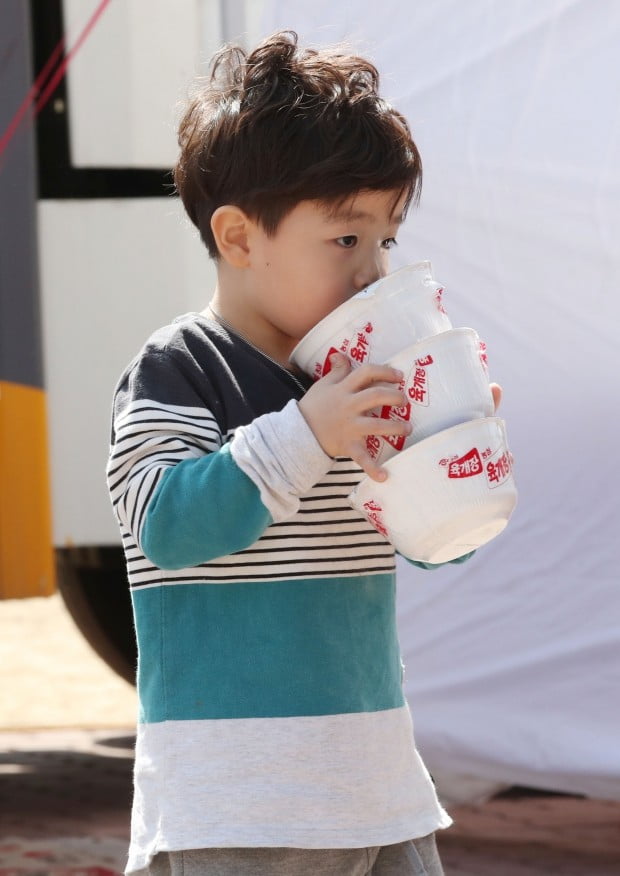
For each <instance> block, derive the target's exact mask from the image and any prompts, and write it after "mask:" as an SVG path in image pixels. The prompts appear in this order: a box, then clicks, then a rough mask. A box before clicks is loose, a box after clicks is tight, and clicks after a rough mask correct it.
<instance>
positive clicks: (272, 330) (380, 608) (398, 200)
mask: <svg viewBox="0 0 620 876" xmlns="http://www.w3.org/2000/svg"><path fill="white" fill-rule="evenodd" d="M377 85H378V76H377V72H376V70H375V68H374V67H373V66H372V65H371V64H370V63H369V62H367V61H365V60H363V59H360V58H357V57H352V56H348V55H346V54H343V53H339V52H338V51H335V50H334V51H329V50H322V51H311V50H302V49H301V48H299V47H298V46H297V39H296V35H295V34H293V33H280V34H277V35H275V36H274V37H272V38H270V39H268V40H266V41H265V42H264V43H262V44H261V45H260V46H259V47H258V48H257V49H256V50H255V51H253V52H252V53H251V54H249V55H248V56H247V57H246V56H245V54H244V53H243V52H242V51H241V50H239V49H231V48H228V49H224V50H222V52H221V53H219V54H218V56H216V58H215V60H214V63H213V66H212V76H211V79H210V81H208V82H207V83H206V84H205V85H203V86H202V88H201V89H200V90H199V91H198V92H197V93H196V95H195V97H194V98H193V100H192V102H191V103H190V106H189V108H188V110H187V112H186V114H185V116H184V118H183V120H182V122H181V126H180V136H179V141H180V146H181V153H180V158H179V160H178V164H177V166H176V168H175V182H176V186H177V189H178V191H179V194H180V195H181V198H182V199H183V203H184V205H185V208H186V210H187V212H188V214H189V216H190V218H191V219H192V221H193V222H194V223H195V224H196V226H197V227H198V229H199V231H200V235H201V237H202V240H203V241H204V243H205V245H206V247H207V248H208V250H209V253H210V255H211V257H212V258H214V259H215V261H216V265H217V287H216V289H215V292H214V294H213V297H212V299H211V303H210V304H209V306H208V307H207V308H206V309H205V310H204V311H203V312H202V313H190V314H187V315H185V316H183V317H181V318H179V319H177V320H176V321H175V322H174V323H173V324H172V325H170V326H167V327H165V328H163V329H161V330H160V331H158V332H156V333H155V334H154V335H153V336H152V337H151V338H150V339H149V340H148V342H147V343H146V345H145V346H144V348H143V349H142V350H141V352H140V353H139V355H138V356H137V357H136V359H135V360H134V361H133V362H132V363H131V365H130V366H129V367H128V369H127V370H126V372H125V374H124V375H123V377H122V379H121V381H120V384H119V386H118V388H117V390H116V395H115V402H114V424H113V430H112V450H111V457H110V462H109V468H108V479H109V488H110V494H111V498H112V501H113V504H114V508H115V510H116V514H117V516H118V520H119V522H120V526H121V532H122V537H123V541H124V546H125V552H126V558H127V567H128V571H129V578H130V583H131V588H132V599H133V606H134V613H135V624H136V631H137V638H138V645H139V666H138V692H139V699H140V716H139V728H138V734H137V742H136V762H135V798H134V807H133V816H132V839H131V848H130V854H129V863H128V868H127V872H128V873H132V874H133V873H140V874H143V873H158V874H164V873H166V874H168V873H172V874H181V873H183V874H185V876H190V874H199V873H205V874H225V876H246V874H282V876H306V874H307V876H318V874H338V876H354V874H355V876H357V874H359V876H362V874H370V873H372V874H375V876H387V874H393V876H407V874H414V873H415V874H424V873H427V874H433V876H436V874H440V873H441V872H442V870H441V865H440V863H439V859H438V857H437V851H436V848H435V842H434V837H433V834H434V831H435V830H437V829H438V828H443V827H447V826H448V825H449V824H450V819H449V817H448V815H447V814H446V813H445V812H444V811H443V809H442V808H441V806H440V804H439V803H438V800H437V797H436V795H435V791H434V789H433V784H432V782H431V780H430V778H429V775H428V772H427V771H426V769H425V767H424V765H423V763H422V761H421V759H420V757H419V755H418V753H417V751H416V748H415V744H414V739H413V733H412V726H411V719H410V715H409V711H408V708H407V705H406V702H405V699H404V696H403V692H402V684H401V682H402V666H401V660H400V654H399V646H398V641H397V634H396V619H395V606H394V599H395V582H394V571H395V564H394V551H393V549H392V547H391V546H390V545H389V544H388V543H387V542H386V541H385V539H384V538H383V537H382V536H381V535H379V534H378V533H377V532H376V531H375V530H374V529H372V528H371V527H370V526H369V524H368V523H367V522H366V521H365V520H364V519H363V518H362V517H361V516H360V515H358V514H357V513H356V512H354V511H353V510H352V509H351V508H350V506H349V505H348V503H347V499H346V497H347V495H348V494H349V492H350V491H351V489H352V488H353V486H354V485H355V484H356V483H357V482H358V481H359V479H360V478H361V477H362V475H363V473H364V471H365V472H367V473H368V474H370V476H371V477H374V478H377V479H383V478H384V477H385V471H384V470H382V469H381V468H380V467H378V466H377V465H376V464H375V463H374V462H373V460H372V459H371V457H370V456H369V455H368V454H367V452H366V447H365V438H366V436H367V435H368V434H370V433H377V432H379V431H380V432H381V433H383V434H393V435H402V434H405V433H406V432H407V429H408V426H407V425H406V424H404V423H401V422H398V421H396V420H377V419H376V418H372V417H370V416H369V415H368V414H367V411H369V410H370V409H372V408H374V407H376V406H377V405H400V404H403V403H404V398H403V396H402V394H401V392H400V390H399V389H398V381H399V378H400V375H399V373H398V372H396V371H394V370H393V369H391V368H389V367H386V366H384V365H380V364H371V365H363V366H361V367H359V368H357V369H354V370H351V369H350V367H349V365H348V360H346V358H345V357H344V356H339V355H336V356H335V357H334V361H333V367H332V370H331V372H330V373H329V374H328V375H327V376H325V377H324V378H322V379H321V380H319V381H318V382H316V383H315V384H314V385H311V383H312V382H311V381H310V380H309V379H308V378H306V377H305V376H303V375H302V374H299V373H296V372H295V371H294V370H293V369H292V367H291V366H290V364H289V355H290V353H291V351H292V349H293V347H294V346H295V344H296V343H297V342H298V341H299V340H300V339H301V338H302V336H303V335H305V334H306V333H307V332H308V331H309V329H311V328H312V327H313V326H314V325H315V324H316V323H317V322H318V321H319V320H320V319H322V318H323V317H324V316H326V315H327V314H328V313H329V312H330V311H331V310H332V309H333V308H335V307H336V306H338V305H339V304H341V303H342V302H343V301H345V300H347V299H348V298H349V297H350V296H351V295H353V294H354V293H355V292H358V291H359V290H361V289H362V288H364V287H365V286H367V285H368V284H370V283H372V282H373V281H374V280H376V279H377V278H378V277H380V276H382V275H384V274H385V273H386V272H387V270H388V254H389V250H390V249H391V247H392V246H393V245H394V243H395V238H396V235H397V233H398V229H399V226H400V224H401V222H402V219H403V216H404V214H405V212H406V210H407V207H408V205H409V203H410V202H411V201H412V200H415V199H416V198H417V196H418V193H419V186H420V181H421V163H420V157H419V155H418V151H417V149H416V146H415V144H414V142H413V140H412V138H411V135H410V132H409V128H408V126H407V123H406V122H405V120H404V119H403V117H402V116H401V115H400V114H399V113H397V112H396V111H395V110H394V109H392V107H391V106H389V104H387V103H386V102H385V101H383V100H382V99H381V98H380V97H379V96H378V94H377Z"/></svg>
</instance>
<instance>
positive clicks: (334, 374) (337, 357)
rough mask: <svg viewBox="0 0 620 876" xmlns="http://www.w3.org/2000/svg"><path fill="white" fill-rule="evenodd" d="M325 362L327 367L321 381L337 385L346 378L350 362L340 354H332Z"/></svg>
mask: <svg viewBox="0 0 620 876" xmlns="http://www.w3.org/2000/svg"><path fill="white" fill-rule="evenodd" d="M327 362H328V365H329V367H328V369H327V371H326V372H325V374H323V377H322V379H323V380H327V381H330V382H333V383H337V382H338V381H339V380H342V379H343V378H344V377H346V375H347V374H348V373H349V369H350V368H351V360H350V359H349V357H348V356H344V355H343V354H342V353H338V352H336V353H332V354H331V356H330V357H329V359H328V360H327Z"/></svg>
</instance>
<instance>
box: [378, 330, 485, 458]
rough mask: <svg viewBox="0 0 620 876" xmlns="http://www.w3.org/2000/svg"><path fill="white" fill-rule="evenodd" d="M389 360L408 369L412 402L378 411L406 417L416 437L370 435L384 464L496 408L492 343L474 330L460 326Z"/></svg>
mask: <svg viewBox="0 0 620 876" xmlns="http://www.w3.org/2000/svg"><path fill="white" fill-rule="evenodd" d="M388 364H389V365H391V366H392V367H394V368H397V369H399V370H400V371H402V372H403V374H404V378H403V380H402V382H401V389H402V390H403V392H404V394H405V398H406V399H407V402H406V404H405V405H404V406H402V407H393V406H386V407H383V408H377V409H375V410H374V411H372V413H373V414H374V415H375V416H379V417H383V418H385V419H393V420H406V421H408V422H410V423H411V425H412V427H413V429H412V432H411V434H410V435H407V436H404V435H381V436H380V435H369V436H368V438H367V440H366V447H367V450H368V452H369V453H370V455H371V456H372V457H373V459H376V460H377V462H379V463H380V464H382V463H383V462H385V460H387V459H389V458H390V457H392V456H394V454H395V453H397V452H398V451H399V450H403V449H404V448H405V447H409V446H410V445H411V444H416V443H417V442H418V441H422V440H423V439H424V438H427V437H428V436H429V435H432V434H433V433H434V432H440V431H441V430H443V429H447V428H448V427H450V426H456V425H458V423H465V422H466V421H467V420H474V419H480V418H483V417H492V416H493V414H494V412H495V405H494V402H493V396H492V394H491V387H490V386H489V376H488V370H487V364H486V347H485V346H484V344H483V343H482V341H481V340H480V338H479V337H478V335H477V333H476V332H475V331H474V329H471V328H456V329H449V330H448V331H445V332H441V334H438V335H433V336H432V337H430V338H426V339H425V340H423V341H420V342H419V343H417V344H413V345H412V346H410V347H407V348H406V349H404V350H401V352H399V353H397V354H396V355H395V356H392V357H391V358H390V359H389V360H388Z"/></svg>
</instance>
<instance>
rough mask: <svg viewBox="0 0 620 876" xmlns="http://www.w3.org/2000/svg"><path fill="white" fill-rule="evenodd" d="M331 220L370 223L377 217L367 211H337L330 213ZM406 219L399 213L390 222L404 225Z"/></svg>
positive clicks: (391, 217)
mask: <svg viewBox="0 0 620 876" xmlns="http://www.w3.org/2000/svg"><path fill="white" fill-rule="evenodd" d="M329 218H330V219H334V220H336V221H339V220H345V221H348V222H355V221H357V220H360V219H362V220H366V221H368V220H372V219H375V218H376V217H375V216H373V214H372V213H367V212H366V211H365V210H347V209H336V210H330V211H329ZM404 218H405V217H404V216H403V214H402V213H399V214H398V215H397V216H390V222H394V223H396V224H397V225H402V224H403V221H404Z"/></svg>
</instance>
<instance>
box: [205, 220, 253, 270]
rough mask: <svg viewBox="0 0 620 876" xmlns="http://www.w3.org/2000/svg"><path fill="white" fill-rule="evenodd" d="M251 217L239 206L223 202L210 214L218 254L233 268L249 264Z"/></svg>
mask: <svg viewBox="0 0 620 876" xmlns="http://www.w3.org/2000/svg"><path fill="white" fill-rule="evenodd" d="M251 225H252V221H251V219H249V218H248V216H247V215H246V214H245V213H244V212H243V210H242V209H241V208H240V207H235V206H233V205H232V204H224V205H223V206H221V207H218V208H217V210H215V212H214V213H213V215H212V216H211V231H212V232H213V237H214V238H215V243H216V245H217V248H218V251H219V254H220V255H221V257H222V258H223V259H224V260H225V261H227V262H228V264H229V265H232V267H234V268H245V267H247V266H248V264H249V255H250V248H249V239H248V237H249V231H250V228H251Z"/></svg>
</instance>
